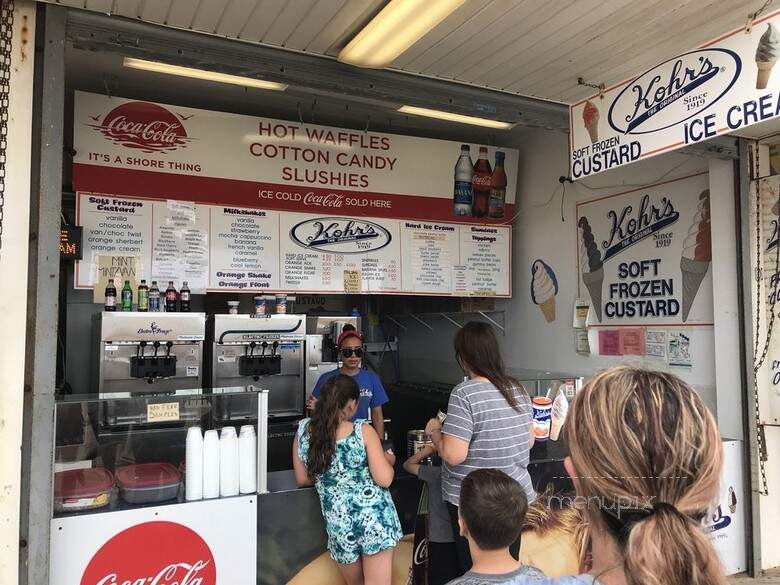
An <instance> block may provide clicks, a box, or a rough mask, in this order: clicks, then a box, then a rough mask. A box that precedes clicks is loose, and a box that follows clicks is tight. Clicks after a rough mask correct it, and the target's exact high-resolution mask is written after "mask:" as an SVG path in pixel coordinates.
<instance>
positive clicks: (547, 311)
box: [531, 260, 558, 323]
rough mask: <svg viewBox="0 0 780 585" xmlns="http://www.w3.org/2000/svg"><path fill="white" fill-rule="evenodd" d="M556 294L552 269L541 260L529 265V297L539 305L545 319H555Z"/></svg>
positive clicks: (555, 281) (556, 281)
mask: <svg viewBox="0 0 780 585" xmlns="http://www.w3.org/2000/svg"><path fill="white" fill-rule="evenodd" d="M557 294H558V279H557V278H555V273H554V272H553V269H552V268H550V267H549V266H548V265H547V264H546V263H545V262H544V261H543V260H535V261H534V263H533V264H532V265H531V299H532V300H533V302H534V303H536V304H537V305H539V309H540V310H541V311H542V315H544V319H545V321H547V322H548V323H552V322H553V321H555V295H557Z"/></svg>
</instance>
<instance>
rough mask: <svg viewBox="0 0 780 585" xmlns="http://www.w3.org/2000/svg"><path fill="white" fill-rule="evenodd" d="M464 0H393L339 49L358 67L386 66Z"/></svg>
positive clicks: (342, 59) (343, 55) (343, 59)
mask: <svg viewBox="0 0 780 585" xmlns="http://www.w3.org/2000/svg"><path fill="white" fill-rule="evenodd" d="M464 2H465V0H391V2H390V3H389V4H388V5H387V6H385V7H384V8H383V9H382V11H381V12H380V13H379V14H377V15H376V16H375V17H374V18H373V20H372V21H371V22H369V23H368V24H367V25H366V26H365V27H364V28H363V30H361V31H360V32H359V33H358V34H357V36H356V37H355V38H354V39H352V40H351V41H350V42H349V44H348V45H347V46H346V47H344V48H343V49H342V50H341V52H340V53H339V61H341V62H343V63H349V64H351V65H357V66H358V67H374V68H382V67H387V66H388V65H390V63H392V62H393V61H395V59H396V58H397V57H398V56H399V55H400V54H401V53H403V52H404V51H406V50H407V49H408V48H409V47H411V46H412V45H413V44H414V43H416V42H417V41H418V40H420V39H421V38H422V37H424V36H425V35H426V34H427V33H428V32H429V31H430V30H431V29H432V28H433V27H435V26H436V25H437V24H439V23H440V22H441V21H442V20H444V19H445V18H447V17H448V16H449V15H450V14H452V13H453V12H454V11H455V10H456V9H457V8H458V7H459V6H460V5H461V4H463V3H464Z"/></svg>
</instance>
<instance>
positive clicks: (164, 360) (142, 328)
mask: <svg viewBox="0 0 780 585" xmlns="http://www.w3.org/2000/svg"><path fill="white" fill-rule="evenodd" d="M205 330H206V315H205V314H204V313H140V312H132V313H129V312H128V313H125V312H116V313H108V312H106V313H99V314H97V315H95V316H94V317H93V320H92V346H93V350H94V352H95V353H94V354H93V360H92V393H93V394H97V395H98V397H100V398H111V397H123V396H128V395H137V394H164V393H166V392H173V391H176V390H187V389H196V390H198V392H200V389H201V388H202V387H203V340H204V338H205Z"/></svg>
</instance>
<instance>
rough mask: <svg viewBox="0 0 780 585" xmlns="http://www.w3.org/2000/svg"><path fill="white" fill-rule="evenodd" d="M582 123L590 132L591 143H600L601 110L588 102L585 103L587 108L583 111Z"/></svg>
mask: <svg viewBox="0 0 780 585" xmlns="http://www.w3.org/2000/svg"><path fill="white" fill-rule="evenodd" d="M582 122H583V123H584V124H585V129H586V130H587V131H588V135H589V136H590V141H591V142H598V141H599V109H598V108H597V107H596V106H594V105H593V102H591V101H590V100H588V101H587V102H585V108H584V109H583V110H582Z"/></svg>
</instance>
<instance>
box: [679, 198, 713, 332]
mask: <svg viewBox="0 0 780 585" xmlns="http://www.w3.org/2000/svg"><path fill="white" fill-rule="evenodd" d="M711 261H712V236H711V232H710V191H709V189H708V190H706V191H702V192H701V194H700V195H699V205H698V209H697V210H696V215H694V217H693V222H692V223H691V227H690V228H689V229H688V235H687V236H686V237H685V241H684V242H683V252H682V257H681V258H680V270H682V278H683V292H682V297H683V322H685V321H687V320H688V314H689V313H690V312H691V307H692V306H693V301H694V300H695V299H696V294H697V293H698V291H699V287H700V286H701V281H702V280H704V276H705V275H706V274H707V270H708V269H709V267H710V262H711Z"/></svg>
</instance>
